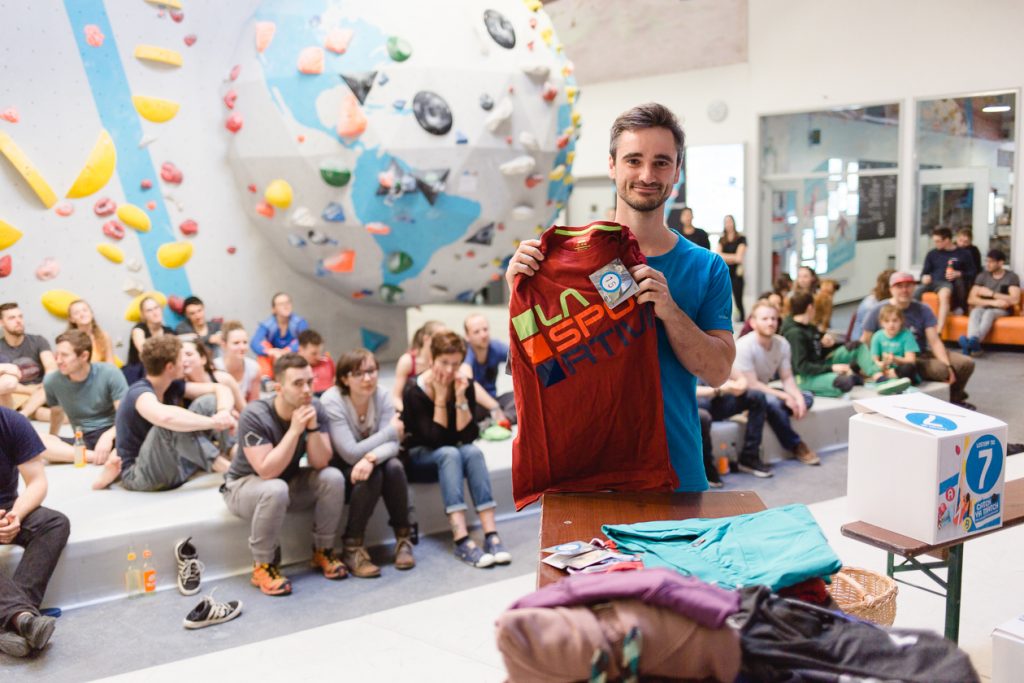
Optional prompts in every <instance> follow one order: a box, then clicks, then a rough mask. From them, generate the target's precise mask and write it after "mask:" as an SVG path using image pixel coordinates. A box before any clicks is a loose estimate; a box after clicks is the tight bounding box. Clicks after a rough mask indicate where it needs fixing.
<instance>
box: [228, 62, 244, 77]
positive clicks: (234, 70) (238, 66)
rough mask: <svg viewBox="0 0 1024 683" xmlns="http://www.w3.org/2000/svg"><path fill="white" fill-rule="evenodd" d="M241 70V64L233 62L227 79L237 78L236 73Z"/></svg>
mask: <svg viewBox="0 0 1024 683" xmlns="http://www.w3.org/2000/svg"><path fill="white" fill-rule="evenodd" d="M241 72H242V65H241V64H235V65H234V66H233V67H231V73H229V74H228V79H229V80H232V81H233V80H235V79H237V78H238V74H240V73H241Z"/></svg>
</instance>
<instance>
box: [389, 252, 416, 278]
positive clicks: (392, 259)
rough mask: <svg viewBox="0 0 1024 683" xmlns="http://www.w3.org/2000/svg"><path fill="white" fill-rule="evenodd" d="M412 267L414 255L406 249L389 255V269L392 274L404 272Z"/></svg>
mask: <svg viewBox="0 0 1024 683" xmlns="http://www.w3.org/2000/svg"><path fill="white" fill-rule="evenodd" d="M410 268H412V256H410V255H409V254H407V253H405V252H404V251H393V252H391V253H390V254H388V257H387V269H388V272H389V273H391V274H392V275H397V274H398V273H403V272H405V271H407V270H409V269H410Z"/></svg>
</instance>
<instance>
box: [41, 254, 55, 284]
mask: <svg viewBox="0 0 1024 683" xmlns="http://www.w3.org/2000/svg"><path fill="white" fill-rule="evenodd" d="M58 275H60V264H59V263H57V259H55V258H53V257H52V256H47V257H46V258H44V259H43V262H42V263H40V264H39V266H38V267H37V268H36V279H37V280H42V281H46V280H52V279H53V278H55V277H57V276H58Z"/></svg>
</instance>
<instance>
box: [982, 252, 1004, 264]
mask: <svg viewBox="0 0 1024 683" xmlns="http://www.w3.org/2000/svg"><path fill="white" fill-rule="evenodd" d="M986 256H987V257H988V258H990V259H993V260H995V261H1002V262H1003V263H1006V252H1004V251H1003V250H1002V249H989V250H988V254H986Z"/></svg>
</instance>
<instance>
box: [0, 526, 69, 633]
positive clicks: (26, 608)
mask: <svg viewBox="0 0 1024 683" xmlns="http://www.w3.org/2000/svg"><path fill="white" fill-rule="evenodd" d="M69 533H71V523H70V522H68V518H67V517H65V516H64V515H63V514H61V513H60V512H57V511H56V510H51V509H49V508H45V507H38V508H36V509H35V510H33V511H32V512H30V513H29V514H28V516H27V517H26V518H25V519H23V520H21V531H20V532H19V533H18V535H17V536H16V537H15V538H14V544H15V545H20V546H21V547H22V548H24V549H25V552H24V554H22V556H21V562H19V563H18V568H17V569H15V570H14V575H13V576H10V577H8V576H7V575H5V574H0V627H7V626H8V624H9V622H10V620H11V618H12V617H14V616H15V615H16V614H20V613H21V612H29V613H31V614H35V615H38V614H39V604H40V603H41V602H42V601H43V594H44V593H46V584H48V583H49V582H50V577H51V576H52V575H53V570H54V569H55V568H56V567H57V560H58V559H60V554H61V552H62V551H63V550H64V546H65V545H66V544H67V542H68V534H69Z"/></svg>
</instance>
